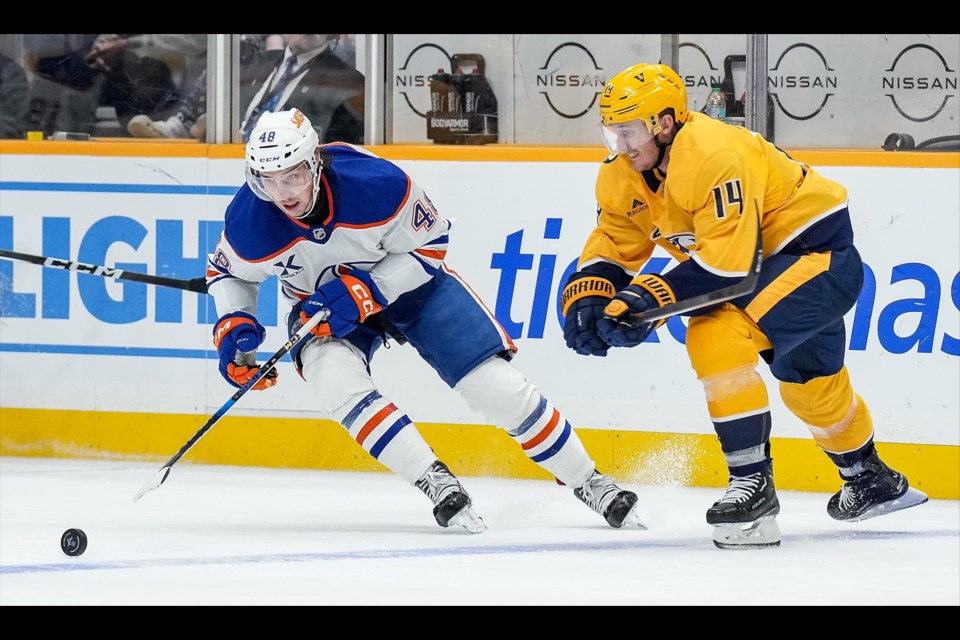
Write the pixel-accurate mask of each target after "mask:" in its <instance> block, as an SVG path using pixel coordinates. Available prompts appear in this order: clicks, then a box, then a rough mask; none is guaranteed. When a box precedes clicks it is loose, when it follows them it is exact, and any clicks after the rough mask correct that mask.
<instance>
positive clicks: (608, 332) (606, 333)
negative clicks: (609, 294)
mask: <svg viewBox="0 0 960 640" xmlns="http://www.w3.org/2000/svg"><path fill="white" fill-rule="evenodd" d="M675 300H676V296H674V294H673V290H672V289H671V288H670V285H669V284H667V283H666V281H665V280H664V279H663V278H661V277H660V276H657V275H655V274H641V275H639V276H637V277H636V278H634V279H633V280H631V281H630V284H628V285H627V286H626V287H624V288H623V289H621V290H620V291H619V292H618V293H617V295H615V296H614V297H613V300H611V301H610V304H608V305H607V307H606V309H604V317H602V318H601V319H600V320H599V321H597V332H598V333H599V334H600V337H601V338H603V339H604V340H605V341H606V342H607V343H608V344H609V345H610V346H611V347H635V346H637V345H638V344H640V343H641V342H643V341H644V340H646V339H647V337H648V336H649V335H650V333H651V332H653V330H654V329H656V328H657V327H659V326H660V325H661V324H663V323H664V322H665V321H666V320H665V319H661V320H658V321H656V322H644V323H643V324H640V325H638V326H636V327H632V326H630V325H629V324H626V323H625V322H623V321H624V320H627V319H628V317H629V316H632V315H634V314H637V313H640V312H641V311H646V310H647V309H655V308H657V307H662V306H663V305H665V304H667V303H670V302H674V301H675Z"/></svg>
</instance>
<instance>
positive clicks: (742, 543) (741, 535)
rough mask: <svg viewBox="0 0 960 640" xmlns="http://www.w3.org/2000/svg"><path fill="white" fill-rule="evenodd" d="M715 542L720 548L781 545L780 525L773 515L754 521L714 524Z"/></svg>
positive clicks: (757, 547) (752, 547) (753, 547)
mask: <svg viewBox="0 0 960 640" xmlns="http://www.w3.org/2000/svg"><path fill="white" fill-rule="evenodd" d="M713 544H715V545H716V546H717V548H719V549H765V548H767V547H779V546H780V527H779V525H777V520H776V518H775V517H773V516H768V517H765V518H760V519H759V520H755V521H754V522H745V523H735V524H717V525H714V526H713Z"/></svg>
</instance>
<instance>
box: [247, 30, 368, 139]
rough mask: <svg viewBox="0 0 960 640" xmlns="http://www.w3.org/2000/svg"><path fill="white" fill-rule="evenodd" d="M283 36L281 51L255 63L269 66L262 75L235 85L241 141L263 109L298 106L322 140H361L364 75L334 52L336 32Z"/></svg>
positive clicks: (254, 75) (337, 35) (250, 75)
mask: <svg viewBox="0 0 960 640" xmlns="http://www.w3.org/2000/svg"><path fill="white" fill-rule="evenodd" d="M284 40H285V41H286V44H287V46H286V48H285V49H284V50H283V52H282V55H280V52H277V55H273V56H263V57H261V58H260V59H259V60H258V61H257V62H256V63H255V64H263V65H270V66H269V67H266V73H258V72H250V71H248V72H247V73H245V75H246V76H247V77H249V78H252V81H251V82H248V83H245V84H244V85H242V86H241V87H240V104H245V105H246V109H245V110H244V112H243V114H242V116H243V119H242V124H241V126H240V130H241V133H242V136H241V137H242V139H243V141H244V142H246V141H247V138H248V136H249V132H250V130H251V129H253V125H254V124H255V123H256V121H257V119H258V118H259V117H260V116H261V115H263V114H264V113H266V112H268V111H271V112H275V111H281V110H288V109H299V110H300V111H302V112H303V113H304V114H306V116H307V117H308V118H309V119H310V121H311V122H312V123H313V126H314V128H315V129H316V130H317V134H318V135H319V136H320V140H321V141H322V142H323V143H328V142H349V143H352V144H363V115H364V77H363V74H362V73H360V72H359V71H358V70H357V69H356V68H355V67H353V66H351V65H350V64H349V63H348V62H346V61H344V60H343V59H342V58H341V57H340V56H338V55H337V53H336V47H337V44H338V43H339V34H284Z"/></svg>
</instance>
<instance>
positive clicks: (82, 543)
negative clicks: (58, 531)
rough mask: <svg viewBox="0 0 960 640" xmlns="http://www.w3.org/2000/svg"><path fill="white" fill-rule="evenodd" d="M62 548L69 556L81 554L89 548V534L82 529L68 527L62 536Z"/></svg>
mask: <svg viewBox="0 0 960 640" xmlns="http://www.w3.org/2000/svg"><path fill="white" fill-rule="evenodd" d="M60 548H61V549H63V552H64V553H65V554H67V555H68V556H79V555H82V554H83V552H84V551H86V550H87V534H85V533H84V532H83V531H82V530H81V529H67V530H66V531H64V532H63V535H62V536H60Z"/></svg>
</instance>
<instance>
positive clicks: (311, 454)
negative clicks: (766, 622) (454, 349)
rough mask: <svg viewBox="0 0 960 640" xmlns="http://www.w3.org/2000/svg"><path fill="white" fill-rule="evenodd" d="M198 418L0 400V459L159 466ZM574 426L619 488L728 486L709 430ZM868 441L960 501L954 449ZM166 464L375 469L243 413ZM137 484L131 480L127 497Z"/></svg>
mask: <svg viewBox="0 0 960 640" xmlns="http://www.w3.org/2000/svg"><path fill="white" fill-rule="evenodd" d="M205 421H206V416H201V415H180V414H140V413H121V412H89V411H64V410H46V409H11V408H3V407H0V424H2V425H3V429H2V431H0V455H3V456H22V457H54V458H85V459H91V458H94V459H104V460H136V461H141V462H145V463H153V464H156V465H157V467H158V468H159V466H160V465H162V464H163V463H165V462H167V460H169V459H170V457H171V456H172V455H173V454H174V453H176V452H177V451H178V450H179V449H180V447H182V446H183V445H184V443H185V442H187V440H189V439H190V438H191V437H193V435H194V434H195V433H196V432H197V430H198V429H199V428H200V427H201V426H202V425H203V423H204V422H205ZM417 428H418V429H419V430H420V431H421V432H422V434H423V436H424V438H425V439H426V440H427V442H428V443H429V444H430V446H432V447H433V448H434V450H435V451H436V453H437V456H439V457H440V459H441V460H443V461H444V462H446V463H447V464H448V465H449V466H450V467H451V468H452V469H454V470H455V471H456V473H458V474H460V475H464V476H471V475H472V476H484V477H503V478H526V479H541V480H553V478H552V477H551V476H550V474H548V473H547V472H546V471H545V470H544V469H542V468H541V467H539V466H537V465H536V464H534V463H533V462H531V461H530V459H529V458H527V456H526V455H524V454H523V452H522V450H521V449H520V447H518V446H517V444H516V442H514V441H513V439H512V438H510V436H508V435H507V434H506V432H505V431H503V430H502V429H498V428H496V427H493V426H488V425H461V424H430V423H426V424H425V423H417ZM577 432H578V433H579V435H580V438H581V439H582V440H583V444H584V446H585V447H586V449H587V451H588V452H589V453H590V455H591V456H592V457H593V459H594V462H595V463H596V465H597V468H599V469H600V470H602V471H604V472H605V473H609V474H611V475H613V476H614V477H616V478H617V479H618V480H622V481H623V482H625V483H640V484H650V485H667V486H670V485H672V486H678V485H679V486H704V487H726V485H727V469H726V465H725V463H724V458H723V454H722V452H721V451H720V447H719V445H718V444H717V438H716V436H715V435H713V434H710V435H702V434H676V433H659V432H648V431H619V430H616V429H589V428H585V427H584V426H581V427H579V428H578V429H577ZM771 447H772V451H773V457H774V459H775V460H776V462H775V463H774V476H775V480H776V484H777V487H778V488H779V489H782V490H796V491H813V492H825V493H833V492H835V491H837V490H839V488H840V477H839V475H838V473H837V468H836V467H835V466H834V465H833V463H832V462H830V460H829V459H828V458H827V456H825V455H824V454H823V452H822V451H821V450H820V449H819V448H818V447H817V446H816V443H814V442H813V441H812V440H811V439H810V438H809V437H805V438H796V439H795V438H773V440H772V442H771ZM877 448H878V450H879V451H880V454H881V455H882V456H883V460H884V461H885V462H886V463H888V464H889V465H890V466H891V467H893V468H894V469H897V470H898V471H901V472H903V473H905V474H906V476H907V478H908V479H909V480H910V484H911V485H912V486H915V487H917V488H918V489H920V490H922V491H925V492H926V493H927V494H928V495H929V496H930V497H931V498H943V499H952V500H956V499H960V447H957V446H950V445H929V444H901V443H887V442H883V441H879V442H878V443H877ZM177 464H221V465H239V466H256V467H274V468H301V469H324V470H344V471H381V472H385V471H386V468H385V467H383V466H382V465H381V464H380V463H379V462H377V461H375V460H374V459H373V458H371V457H370V456H369V455H367V454H366V453H364V451H363V450H362V449H361V448H360V447H358V446H357V443H356V442H355V441H354V440H352V439H351V438H350V436H349V435H347V432H346V430H344V429H343V428H342V427H340V426H339V425H338V424H336V423H334V422H330V421H326V420H312V419H293V418H266V417H244V416H233V417H224V418H223V419H222V420H220V421H219V422H218V423H217V424H216V425H215V426H214V428H213V429H211V430H210V432H209V433H208V434H206V435H205V436H204V437H203V439H202V440H200V442H198V443H197V444H196V446H194V448H193V449H191V450H190V451H188V452H187V454H186V455H185V456H184V457H183V458H181V460H180V461H179V462H178V463H177ZM151 473H152V471H151ZM173 473H174V474H176V470H175V469H174V471H173ZM148 477H149V475H148ZM145 480H146V478H145ZM137 488H138V487H131V489H130V491H131V495H133V493H134V492H136V489H137ZM717 497H719V496H717ZM824 505H826V498H824ZM706 506H709V505H705V506H704V508H706ZM824 517H825V518H826V517H827V516H826V513H824Z"/></svg>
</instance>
